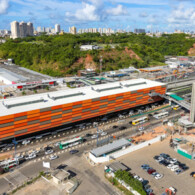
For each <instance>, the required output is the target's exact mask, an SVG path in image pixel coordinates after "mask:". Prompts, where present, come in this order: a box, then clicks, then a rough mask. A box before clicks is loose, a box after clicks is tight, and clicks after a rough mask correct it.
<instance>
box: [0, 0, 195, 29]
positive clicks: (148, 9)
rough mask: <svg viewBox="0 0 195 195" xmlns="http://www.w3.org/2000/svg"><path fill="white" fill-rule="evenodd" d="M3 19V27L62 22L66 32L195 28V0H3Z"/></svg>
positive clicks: (0, 7)
mask: <svg viewBox="0 0 195 195" xmlns="http://www.w3.org/2000/svg"><path fill="white" fill-rule="evenodd" d="M0 18H1V23H0V29H10V23H11V22H12V21H15V20H17V21H24V22H28V21H31V22H32V23H33V24H34V26H35V27H38V26H54V25H55V24H60V25H61V28H62V29H64V30H65V31H67V32H68V30H69V27H70V26H76V27H77V28H78V29H81V28H83V29H84V28H99V27H101V28H112V29H124V30H126V31H129V30H131V31H133V30H134V29H136V28H137V29H146V31H147V30H150V29H153V30H154V31H156V30H158V31H161V32H162V31H168V32H173V31H174V30H175V29H180V30H190V31H195V0H188V1H187V0H139V1H138V0H137V1H135V0H72V1H71V0H39V1H36V3H34V2H33V1H32V0H9V1H8V0H0Z"/></svg>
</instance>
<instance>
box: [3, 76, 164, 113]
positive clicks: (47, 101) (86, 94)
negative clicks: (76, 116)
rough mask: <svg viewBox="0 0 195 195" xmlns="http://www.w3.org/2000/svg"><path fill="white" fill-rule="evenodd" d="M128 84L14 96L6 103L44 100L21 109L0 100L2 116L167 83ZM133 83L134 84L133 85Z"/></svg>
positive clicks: (133, 82) (118, 83)
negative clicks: (8, 105) (7, 106)
mask: <svg viewBox="0 0 195 195" xmlns="http://www.w3.org/2000/svg"><path fill="white" fill-rule="evenodd" d="M142 82H146V84H141V85H133V84H136V83H142ZM124 83H125V84H127V85H131V86H130V87H125V86H123V81H120V82H114V83H107V84H101V85H96V86H93V87H94V88H96V87H97V88H104V89H105V88H106V89H107V88H108V89H109V88H112V87H113V85H114V86H116V87H117V86H121V88H116V89H112V90H103V91H101V92H98V91H96V90H92V87H91V86H87V87H82V88H75V89H68V90H60V91H58V92H56V91H55V92H49V93H48V92H47V93H41V94H34V95H28V96H21V97H14V98H10V99H9V100H8V99H7V100H6V101H5V103H7V102H13V101H14V103H15V101H16V102H26V101H27V102H28V101H29V99H33V100H34V99H37V98H43V99H44V101H43V102H40V103H37V104H36V103H35V104H25V105H20V109H18V107H12V108H10V109H8V108H6V107H5V106H4V105H3V101H4V100H0V110H1V112H0V116H5V115H9V114H16V113H20V112H26V111H30V110H35V109H42V108H48V107H52V106H58V105H62V104H68V103H74V102H79V101H84V100H89V99H95V98H101V97H105V96H110V95H116V94H122V93H126V92H137V90H143V89H147V88H152V87H160V86H164V87H166V84H164V83H160V82H156V81H151V80H147V79H132V80H128V81H125V82H124ZM132 85H133V86H132ZM79 92H83V95H79V96H71V97H66V98H59V99H56V100H55V101H54V100H53V99H51V98H49V97H48V94H49V96H50V97H53V96H56V95H59V96H60V95H68V94H76V93H79Z"/></svg>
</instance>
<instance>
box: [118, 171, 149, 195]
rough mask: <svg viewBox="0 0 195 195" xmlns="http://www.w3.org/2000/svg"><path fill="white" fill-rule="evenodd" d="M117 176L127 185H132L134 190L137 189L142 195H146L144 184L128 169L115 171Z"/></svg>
mask: <svg viewBox="0 0 195 195" xmlns="http://www.w3.org/2000/svg"><path fill="white" fill-rule="evenodd" d="M115 177H116V178H118V179H120V180H123V181H124V182H125V183H126V184H127V185H129V186H131V187H132V188H133V189H134V190H136V191H137V192H138V193H140V194H141V195H146V194H147V193H146V192H145V190H144V188H143V185H142V183H141V182H140V181H138V180H137V179H134V178H133V176H132V175H131V174H130V173H129V172H127V171H121V170H118V171H116V172H115Z"/></svg>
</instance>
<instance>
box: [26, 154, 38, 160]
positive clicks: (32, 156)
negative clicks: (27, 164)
mask: <svg viewBox="0 0 195 195" xmlns="http://www.w3.org/2000/svg"><path fill="white" fill-rule="evenodd" d="M36 156H37V155H36V154H35V153H31V154H29V155H28V156H26V157H25V159H26V160H30V159H33V158H36Z"/></svg>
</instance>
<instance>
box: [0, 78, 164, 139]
mask: <svg viewBox="0 0 195 195" xmlns="http://www.w3.org/2000/svg"><path fill="white" fill-rule="evenodd" d="M151 92H153V93H156V94H161V95H163V94H165V93H166V84H164V83H160V82H156V81H151V80H146V79H135V80H128V81H121V82H115V83H108V84H102V85H95V86H87V87H83V88H76V89H70V90H62V91H57V92H49V93H43V94H36V95H29V96H23V97H16V98H10V99H5V100H1V101H0V141H2V140H6V139H12V138H14V137H19V136H23V135H27V134H31V133H35V132H39V131H43V130H48V129H50V128H53V127H58V126H62V125H66V124H71V123H74V122H77V121H82V120H85V119H90V118H93V117H97V116H102V115H105V114H109V113H113V112H117V111H120V110H125V109H129V108H134V107H137V106H140V105H146V104H149V103H153V102H157V101H160V100H162V98H161V97H160V96H154V97H151V96H150V95H149V94H150V93H151Z"/></svg>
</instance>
